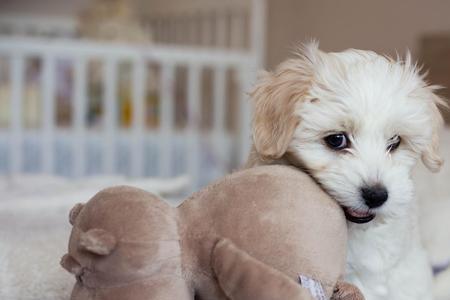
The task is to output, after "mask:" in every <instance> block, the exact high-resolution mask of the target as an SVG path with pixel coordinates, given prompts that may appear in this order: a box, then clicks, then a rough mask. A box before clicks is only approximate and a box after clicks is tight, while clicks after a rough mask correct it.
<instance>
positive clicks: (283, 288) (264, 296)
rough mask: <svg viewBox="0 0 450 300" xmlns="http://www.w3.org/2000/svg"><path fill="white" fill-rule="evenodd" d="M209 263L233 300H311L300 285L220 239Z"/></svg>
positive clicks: (222, 286)
mask: <svg viewBox="0 0 450 300" xmlns="http://www.w3.org/2000/svg"><path fill="white" fill-rule="evenodd" d="M212 264H213V269H214V272H215V273H216V276H217V280H218V282H219V285H220V287H221V288H222V289H223V291H224V293H225V294H226V295H227V297H229V298H230V299H232V300H252V299H258V300H275V299H277V300H278V299H290V300H313V298H312V296H311V294H310V293H309V292H308V291H307V290H306V289H304V288H302V287H301V286H300V284H298V283H296V282H295V281H294V280H292V279H291V278H289V277H287V276H286V275H284V274H283V273H281V272H279V271H277V270H275V269H273V268H271V267H269V266H267V265H265V264H263V263H262V262H260V261H258V260H256V259H255V258H253V257H251V256H250V255H248V254H247V253H245V252H244V251H242V250H240V249H238V248H237V247H236V246H234V245H233V244H232V243H231V242H230V241H228V240H225V239H223V240H220V241H219V242H218V243H217V244H216V246H215V248H214V250H213V254H212Z"/></svg>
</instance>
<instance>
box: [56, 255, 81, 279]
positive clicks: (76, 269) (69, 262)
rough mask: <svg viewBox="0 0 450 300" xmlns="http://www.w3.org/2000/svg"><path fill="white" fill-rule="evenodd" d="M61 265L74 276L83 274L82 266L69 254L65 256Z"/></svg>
mask: <svg viewBox="0 0 450 300" xmlns="http://www.w3.org/2000/svg"><path fill="white" fill-rule="evenodd" d="M60 265H61V266H62V267H63V268H64V269H66V270H67V271H69V273H72V274H74V275H80V274H81V270H82V268H81V265H80V264H79V263H78V262H77V261H75V260H74V259H73V258H72V257H71V256H70V255H69V254H65V255H64V256H63V257H62V258H61V261H60Z"/></svg>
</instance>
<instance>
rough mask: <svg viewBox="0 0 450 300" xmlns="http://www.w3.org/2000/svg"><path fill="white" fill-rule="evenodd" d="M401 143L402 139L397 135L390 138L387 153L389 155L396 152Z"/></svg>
mask: <svg viewBox="0 0 450 300" xmlns="http://www.w3.org/2000/svg"><path fill="white" fill-rule="evenodd" d="M401 142H402V138H401V137H400V136H398V135H394V136H393V137H392V138H390V139H389V145H388V147H387V152H389V153H391V152H394V151H395V150H397V148H398V147H399V146H400V144H401Z"/></svg>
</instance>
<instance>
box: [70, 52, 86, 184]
mask: <svg viewBox="0 0 450 300" xmlns="http://www.w3.org/2000/svg"><path fill="white" fill-rule="evenodd" d="M86 64H87V63H86V60H85V59H84V58H77V59H76V60H75V61H74V87H73V99H72V107H73V130H74V136H73V158H74V161H73V174H74V176H75V177H81V176H83V175H84V174H85V172H86V167H87V165H86V163H87V162H86V146H87V145H86V127H87V124H86V123H87V73H86Z"/></svg>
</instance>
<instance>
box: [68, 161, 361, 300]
mask: <svg viewBox="0 0 450 300" xmlns="http://www.w3.org/2000/svg"><path fill="white" fill-rule="evenodd" d="M70 222H71V224H72V225H73V230H72V233H71V237H70V241H69V252H68V254H66V255H65V256H64V257H63V258H62V261H61V264H62V265H63V267H64V268H66V269H67V270H68V271H70V272H71V273H73V274H75V276H76V278H77V282H76V285H75V287H74V289H73V291H72V298H71V299H73V300H88V299H94V300H100V299H102V300H103V299H104V300H116V299H117V300H119V299H127V300H138V299H139V300H141V299H142V300H144V299H145V300H147V299H148V300H193V299H202V300H216V299H218V300H220V299H232V300H269V299H271V300H275V299H283V300H285V299H289V300H306V299H308V300H309V299H320V300H322V299H329V298H330V297H333V299H355V300H356V299H364V298H363V296H362V295H361V294H360V292H359V291H358V290H357V289H356V288H355V287H353V286H351V285H349V284H346V283H341V282H339V280H340V279H341V276H342V274H343V271H344V265H345V256H346V239H347V233H346V221H345V217H344V215H343V213H342V210H341V209H340V207H339V206H338V205H337V204H336V203H335V202H334V201H333V200H331V199H330V198H329V196H327V195H326V194H325V193H324V192H323V191H322V190H321V189H320V188H319V187H318V186H317V185H316V184H315V183H314V182H313V181H312V179H311V178H310V177H309V176H307V175H306V174H304V173H302V172H300V171H299V170H297V169H294V168H291V167H287V166H261V167H256V168H252V169H247V170H243V171H240V172H236V173H234V174H231V175H229V176H228V177H225V178H224V179H222V180H220V181H218V182H216V183H215V184H213V185H210V186H208V187H206V188H205V189H203V190H201V191H200V192H198V193H195V194H194V195H193V196H191V197H190V198H189V199H187V200H186V201H184V203H182V204H181V205H180V206H179V207H178V208H174V207H171V206H170V205H168V204H166V203H165V202H164V201H162V200H160V199H159V198H157V197H156V196H154V195H152V194H150V193H147V192H145V191H142V190H139V189H136V188H132V187H124V186H123V187H113V188H109V189H106V190H103V191H101V192H99V193H98V194H97V195H95V196H94V197H93V198H92V199H91V200H90V201H89V202H87V203H86V204H84V205H82V204H78V205H77V206H75V207H74V208H73V209H72V211H71V213H70Z"/></svg>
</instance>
